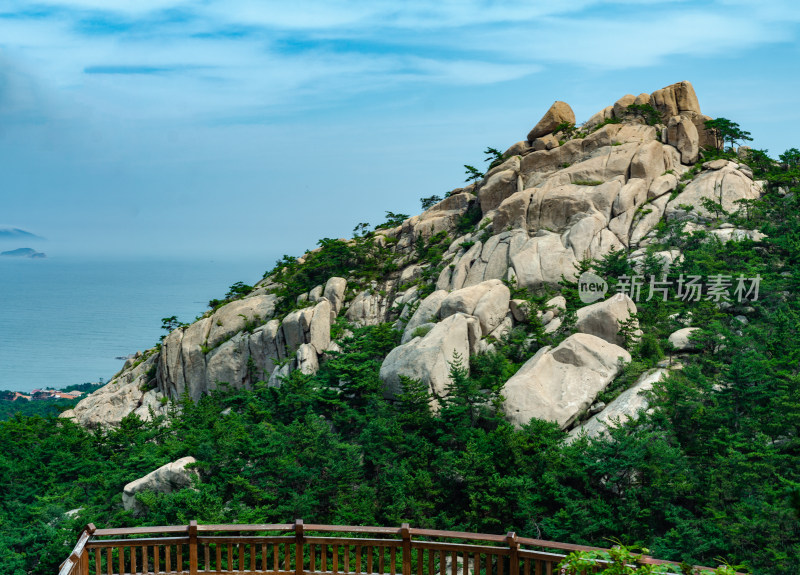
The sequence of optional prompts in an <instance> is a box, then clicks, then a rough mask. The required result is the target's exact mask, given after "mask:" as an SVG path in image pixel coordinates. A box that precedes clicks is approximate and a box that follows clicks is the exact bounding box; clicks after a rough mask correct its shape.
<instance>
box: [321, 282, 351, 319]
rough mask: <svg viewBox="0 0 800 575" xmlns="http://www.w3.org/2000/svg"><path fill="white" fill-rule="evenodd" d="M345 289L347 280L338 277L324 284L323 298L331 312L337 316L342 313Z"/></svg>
mask: <svg viewBox="0 0 800 575" xmlns="http://www.w3.org/2000/svg"><path fill="white" fill-rule="evenodd" d="M346 289H347V280H346V279H344V278H339V277H332V278H330V279H329V280H328V281H327V282H326V283H325V291H324V293H323V296H324V297H325V299H327V300H328V301H329V302H331V306H333V310H334V311H335V312H336V313H337V314H338V313H339V312H340V311H342V305H343V304H344V293H345V290H346Z"/></svg>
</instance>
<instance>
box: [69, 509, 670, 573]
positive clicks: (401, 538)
mask: <svg viewBox="0 0 800 575" xmlns="http://www.w3.org/2000/svg"><path fill="white" fill-rule="evenodd" d="M244 533H247V535H244ZM154 535H156V536H155V537H154ZM579 550H580V551H601V550H602V549H600V548H598V547H587V546H583V545H570V544H567V543H557V542H554V541H543V540H539V539H529V538H525V537H517V536H516V534H515V533H513V532H509V533H508V534H506V535H487V534H476V533H462V532H455V531H435V530H431V529H415V528H412V527H409V526H408V524H403V525H402V526H401V527H399V528H397V527H353V526H342V525H311V524H309V525H304V524H303V521H302V520H300V519H298V520H297V521H295V523H293V524H292V523H286V524H274V525H198V524H197V522H196V521H192V522H191V523H190V524H189V525H183V526H170V527H132V528H125V529H96V528H95V527H94V525H91V524H90V525H88V526H87V527H86V529H84V531H83V532H82V533H81V535H80V537H79V538H78V542H77V544H76V545H75V548H74V549H73V552H72V554H71V555H70V556H69V558H68V559H67V560H66V561H65V562H64V563H63V564H62V565H61V569H60V571H59V575H125V574H134V573H142V574H147V573H153V574H180V575H197V574H203V575H230V574H231V573H236V574H237V575H369V574H381V575H383V574H390V575H554V574H558V573H564V571H563V570H559V568H558V564H559V563H560V562H561V561H562V560H563V559H564V557H565V555H564V552H566V553H570V552H572V551H579ZM644 562H645V563H650V564H664V563H670V562H668V561H659V560H657V559H653V558H650V557H645V558H644ZM602 564H603V562H602V561H600V562H598V570H599V569H600V568H601V567H602Z"/></svg>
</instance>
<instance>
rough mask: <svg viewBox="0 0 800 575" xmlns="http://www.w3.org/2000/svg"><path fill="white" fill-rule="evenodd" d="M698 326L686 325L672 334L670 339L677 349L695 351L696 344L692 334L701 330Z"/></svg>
mask: <svg viewBox="0 0 800 575" xmlns="http://www.w3.org/2000/svg"><path fill="white" fill-rule="evenodd" d="M699 329H700V328H698V327H684V328H683V329H679V330H678V331H676V332H674V333H672V334H670V336H669V338H668V341H669V343H670V344H672V347H673V348H674V349H675V351H693V350H694V349H696V347H697V346H696V345H695V344H694V343H693V342H692V340H691V337H692V334H693V333H695V332H697V331H699Z"/></svg>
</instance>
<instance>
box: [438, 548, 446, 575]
mask: <svg viewBox="0 0 800 575" xmlns="http://www.w3.org/2000/svg"><path fill="white" fill-rule="evenodd" d="M445 571H447V561H445V558H444V549H443V550H441V551H439V575H446V574H445Z"/></svg>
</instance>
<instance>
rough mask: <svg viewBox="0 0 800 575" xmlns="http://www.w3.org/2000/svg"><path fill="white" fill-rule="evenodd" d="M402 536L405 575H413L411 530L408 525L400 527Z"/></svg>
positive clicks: (404, 524)
mask: <svg viewBox="0 0 800 575" xmlns="http://www.w3.org/2000/svg"><path fill="white" fill-rule="evenodd" d="M400 535H401V536H402V538H403V575H411V529H410V528H409V526H408V523H403V524H402V525H401V526H400Z"/></svg>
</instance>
